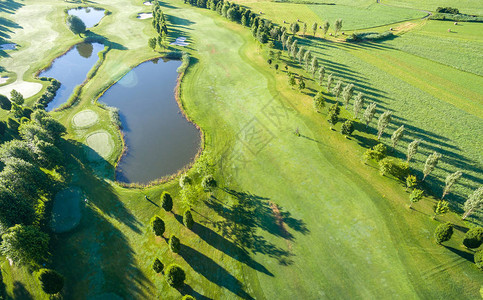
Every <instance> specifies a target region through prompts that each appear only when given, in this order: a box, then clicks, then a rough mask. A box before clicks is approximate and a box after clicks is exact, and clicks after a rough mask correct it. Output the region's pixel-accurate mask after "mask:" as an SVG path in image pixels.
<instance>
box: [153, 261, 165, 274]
mask: <svg viewBox="0 0 483 300" xmlns="http://www.w3.org/2000/svg"><path fill="white" fill-rule="evenodd" d="M153 270H154V272H156V273H161V272H163V270H164V264H163V263H162V262H161V261H160V260H159V258H156V259H155V260H154V262H153Z"/></svg>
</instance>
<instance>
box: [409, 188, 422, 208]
mask: <svg viewBox="0 0 483 300" xmlns="http://www.w3.org/2000/svg"><path fill="white" fill-rule="evenodd" d="M423 194H424V192H423V191H422V190H418V189H414V190H412V192H411V194H409V201H410V204H409V208H412V207H413V203H416V202H419V200H421V199H423Z"/></svg>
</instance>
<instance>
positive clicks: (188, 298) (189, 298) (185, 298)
mask: <svg viewBox="0 0 483 300" xmlns="http://www.w3.org/2000/svg"><path fill="white" fill-rule="evenodd" d="M181 300H196V298H195V297H193V296H191V295H184V296H183V298H181Z"/></svg>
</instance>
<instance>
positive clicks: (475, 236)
mask: <svg viewBox="0 0 483 300" xmlns="http://www.w3.org/2000/svg"><path fill="white" fill-rule="evenodd" d="M481 244H483V228H481V227H473V228H471V229H470V230H468V231H467V232H466V233H465V237H464V238H463V245H465V247H467V248H471V249H476V248H479V247H480V246H481Z"/></svg>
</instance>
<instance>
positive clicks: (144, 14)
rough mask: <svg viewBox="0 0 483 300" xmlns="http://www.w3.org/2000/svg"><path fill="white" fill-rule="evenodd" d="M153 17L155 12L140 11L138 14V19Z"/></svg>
mask: <svg viewBox="0 0 483 300" xmlns="http://www.w3.org/2000/svg"><path fill="white" fill-rule="evenodd" d="M152 17H153V13H139V14H138V19H140V20H144V19H149V18H152Z"/></svg>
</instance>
